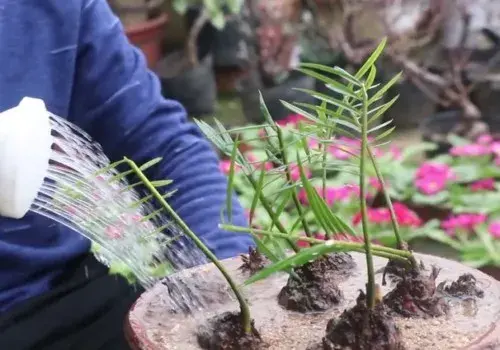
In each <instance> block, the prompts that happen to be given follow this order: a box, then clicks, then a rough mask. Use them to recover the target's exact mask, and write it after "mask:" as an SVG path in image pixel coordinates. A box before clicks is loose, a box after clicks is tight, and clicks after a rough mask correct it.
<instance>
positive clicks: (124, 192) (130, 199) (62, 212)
mask: <svg viewBox="0 0 500 350" xmlns="http://www.w3.org/2000/svg"><path fill="white" fill-rule="evenodd" d="M51 125H52V129H53V137H54V144H53V147H52V155H51V160H50V164H49V169H48V173H47V176H46V179H45V181H44V183H43V185H42V188H41V189H40V191H39V194H38V196H37V198H36V199H35V201H34V203H33V205H32V207H31V210H32V211H33V212H36V213H38V214H40V215H43V216H46V217H49V218H51V219H53V220H55V221H57V222H59V223H60V224H62V225H65V226H67V227H70V228H71V229H73V230H75V231H77V232H79V233H80V234H82V235H83V236H85V237H87V238H88V239H90V240H91V241H92V242H93V244H94V247H96V249H95V250H94V252H95V255H96V257H97V258H98V259H99V260H100V261H101V262H102V263H104V264H105V265H107V266H111V267H113V268H119V269H123V268H124V269H127V270H128V271H131V272H132V273H133V275H135V277H136V279H137V281H138V282H139V283H140V284H141V285H142V286H144V287H145V288H151V287H152V286H153V285H154V284H155V283H157V282H158V281H159V280H161V279H163V280H164V281H163V282H164V284H165V285H166V286H167V287H168V294H169V295H168V298H169V299H170V302H169V304H170V306H171V308H172V309H179V310H182V311H184V312H190V311H193V310H195V309H196V310H200V309H201V308H203V307H204V302H203V300H204V299H203V296H202V295H200V293H201V292H199V291H197V290H196V287H195V286H193V285H188V284H186V283H185V282H184V281H183V279H182V278H181V277H177V275H175V272H178V271H180V270H184V269H186V268H188V267H192V266H195V265H200V264H203V263H206V259H205V257H204V255H203V254H202V253H201V251H200V250H199V249H198V248H197V247H196V246H195V245H194V243H193V242H192V241H191V240H190V239H189V238H188V237H186V236H185V235H184V233H183V232H182V231H181V230H180V229H179V228H178V227H177V226H176V225H174V223H172V222H171V221H170V220H169V219H168V217H167V216H166V215H164V214H162V213H160V214H159V215H157V216H155V217H154V218H151V219H148V220H145V219H144V218H145V217H146V216H148V215H149V214H151V213H152V212H153V211H154V210H156V209H158V208H154V206H153V205H152V204H151V203H148V202H144V203H141V202H140V199H141V196H140V195H139V193H138V192H137V191H135V190H134V189H131V188H130V184H129V183H128V182H127V180H126V179H125V178H121V179H119V180H116V181H112V179H113V177H114V178H115V179H116V176H117V175H118V174H119V172H118V171H117V170H116V169H109V171H105V172H99V170H101V169H103V168H105V167H107V166H109V164H110V161H109V159H108V158H107V157H106V156H105V154H104V152H103V150H102V148H101V147H100V145H99V144H97V143H95V142H94V141H93V140H92V139H91V138H90V136H89V135H87V134H86V133H85V132H84V131H82V130H81V129H79V128H78V127H76V126H74V125H73V124H71V123H69V122H68V121H66V120H64V119H62V118H59V117H57V116H54V115H51ZM125 170H128V169H125ZM98 172H99V173H98ZM97 174H98V175H97ZM174 185H175V184H174ZM159 228H161V230H160V231H162V233H159V230H158V229H159ZM160 268H166V269H168V271H169V276H168V277H167V278H165V277H159V272H160V271H159V269H160ZM162 276H165V273H163V275H162ZM179 276H180V275H179ZM197 278H198V279H199V280H200V281H199V282H200V283H196V284H199V285H203V280H202V279H203V276H201V275H200V276H198V277H197ZM166 297H167V296H166Z"/></svg>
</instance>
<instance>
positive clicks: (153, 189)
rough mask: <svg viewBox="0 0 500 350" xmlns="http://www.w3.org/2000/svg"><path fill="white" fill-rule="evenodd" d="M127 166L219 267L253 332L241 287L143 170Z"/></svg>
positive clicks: (132, 162)
mask: <svg viewBox="0 0 500 350" xmlns="http://www.w3.org/2000/svg"><path fill="white" fill-rule="evenodd" d="M124 159H125V161H126V162H127V164H128V165H129V166H130V168H131V169H132V170H134V172H135V173H136V174H137V176H138V177H139V179H140V180H141V181H142V182H143V183H144V186H146V188H147V189H148V190H149V191H150V192H151V193H152V194H153V196H154V197H155V198H156V200H158V201H159V202H160V204H161V205H162V206H163V208H164V209H165V210H166V211H167V212H168V214H169V215H170V216H171V217H172V219H173V220H174V221H175V223H176V224H177V225H178V226H179V227H180V228H181V229H182V230H183V231H184V233H185V234H186V235H187V236H188V237H189V238H191V239H192V240H193V242H194V243H195V244H196V246H197V247H198V248H199V249H200V250H201V251H202V252H203V254H205V256H206V257H207V258H208V259H209V260H210V261H211V262H212V263H213V264H214V265H215V266H216V267H217V269H218V270H219V271H220V273H221V274H222V275H223V276H224V278H225V279H226V281H227V283H228V284H229V286H230V287H231V289H232V290H233V293H234V294H235V296H236V298H237V299H238V303H239V305H240V312H241V317H242V320H243V329H244V330H245V332H246V333H250V332H251V316H250V308H249V307H248V303H247V301H246V300H245V297H244V296H243V294H242V293H241V291H240V289H239V287H238V286H237V284H236V283H235V282H234V281H233V279H232V278H231V275H229V273H228V272H227V270H226V269H225V267H224V266H223V265H222V264H221V263H220V261H219V259H217V257H216V256H215V254H214V253H212V252H211V251H210V249H208V247H207V246H206V245H205V244H203V242H202V241H201V240H200V239H199V238H198V236H196V234H195V233H194V232H193V231H191V229H190V228H189V227H188V225H187V224H186V223H185V222H184V221H183V220H182V219H181V217H180V216H179V215H177V213H176V212H175V210H174V209H173V208H172V207H171V206H170V204H168V203H167V201H166V200H165V198H163V196H162V195H161V193H160V192H158V190H157V189H156V187H155V186H154V185H153V184H152V183H151V182H150V181H149V179H148V178H147V177H146V175H144V173H143V172H142V170H141V169H140V168H139V167H138V166H137V164H135V162H134V161H132V160H130V159H128V158H126V157H125V158H124Z"/></svg>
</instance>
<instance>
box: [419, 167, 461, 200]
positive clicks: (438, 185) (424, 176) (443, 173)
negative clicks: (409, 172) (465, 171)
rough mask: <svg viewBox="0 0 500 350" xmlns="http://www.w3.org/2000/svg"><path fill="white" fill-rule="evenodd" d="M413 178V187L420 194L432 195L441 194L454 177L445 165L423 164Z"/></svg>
mask: <svg viewBox="0 0 500 350" xmlns="http://www.w3.org/2000/svg"><path fill="white" fill-rule="evenodd" d="M415 178H416V179H415V186H416V187H417V189H418V190H419V191H420V192H422V193H424V194H427V195H433V194H436V193H439V192H441V191H442V190H443V189H444V188H445V187H446V185H447V183H448V181H449V180H452V179H454V178H455V175H454V174H453V172H452V170H451V169H450V167H449V166H448V165H446V164H439V163H433V162H425V163H423V164H422V165H421V166H420V167H419V168H418V169H417V172H416V174H415Z"/></svg>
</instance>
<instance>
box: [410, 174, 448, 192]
mask: <svg viewBox="0 0 500 350" xmlns="http://www.w3.org/2000/svg"><path fill="white" fill-rule="evenodd" d="M415 186H416V187H417V189H418V190H419V191H420V192H422V193H423V194H427V195H433V194H436V193H439V192H441V191H442V190H443V189H444V188H445V187H446V180H445V179H443V178H441V177H437V176H433V177H431V176H429V177H424V178H421V179H416V180H415Z"/></svg>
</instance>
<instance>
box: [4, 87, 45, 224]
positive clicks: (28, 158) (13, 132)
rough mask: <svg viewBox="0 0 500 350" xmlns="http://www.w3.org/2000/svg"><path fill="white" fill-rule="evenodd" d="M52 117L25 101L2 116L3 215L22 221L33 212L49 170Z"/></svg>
mask: <svg viewBox="0 0 500 350" xmlns="http://www.w3.org/2000/svg"><path fill="white" fill-rule="evenodd" d="M49 115H50V113H49V112H48V111H47V109H46V107H45V103H44V102H43V101H42V100H40V99H35V98H29V97H25V98H23V99H22V101H21V102H20V103H19V105H18V106H17V107H14V108H11V109H9V110H7V111H4V112H2V113H0V215H1V216H4V217H9V218H13V219H20V218H22V217H23V216H24V215H26V213H27V212H28V211H29V210H30V207H31V205H32V203H33V201H34V200H35V198H36V196H37V194H38V192H39V191H40V188H41V186H42V184H43V181H44V178H45V176H46V174H47V170H48V167H49V159H50V155H51V147H52V143H53V137H52V136H51V125H50V117H49Z"/></svg>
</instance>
